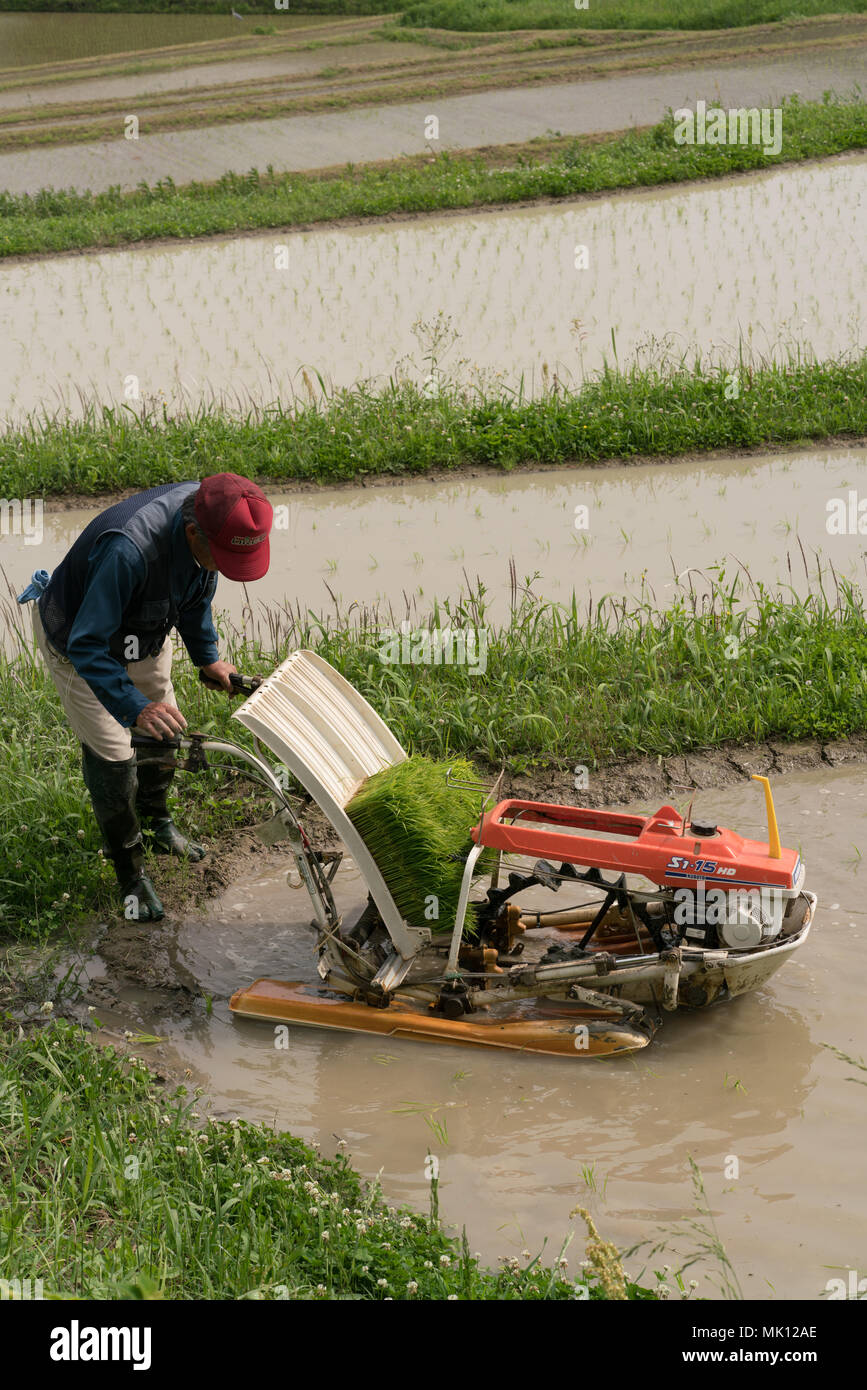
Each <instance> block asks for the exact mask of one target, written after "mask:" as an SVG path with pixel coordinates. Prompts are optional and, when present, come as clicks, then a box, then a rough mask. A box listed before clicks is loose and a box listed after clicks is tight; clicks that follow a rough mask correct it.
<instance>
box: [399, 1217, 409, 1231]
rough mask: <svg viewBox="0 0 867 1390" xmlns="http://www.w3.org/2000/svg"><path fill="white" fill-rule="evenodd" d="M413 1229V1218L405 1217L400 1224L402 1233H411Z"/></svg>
mask: <svg viewBox="0 0 867 1390" xmlns="http://www.w3.org/2000/svg"><path fill="white" fill-rule="evenodd" d="M411 1228H412V1217H410V1216H405V1217H404V1218H403V1220H402V1221H401V1223H400V1229H401V1230H402V1231H409V1230H411Z"/></svg>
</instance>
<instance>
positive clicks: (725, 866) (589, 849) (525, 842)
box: [473, 801, 803, 889]
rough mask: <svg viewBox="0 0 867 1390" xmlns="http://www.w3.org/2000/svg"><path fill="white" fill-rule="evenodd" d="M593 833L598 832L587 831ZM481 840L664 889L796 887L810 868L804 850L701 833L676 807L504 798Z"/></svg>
mask: <svg viewBox="0 0 867 1390" xmlns="http://www.w3.org/2000/svg"><path fill="white" fill-rule="evenodd" d="M586 831H591V832H597V833H595V834H583V833H581V832H586ZM612 836H623V837H625V838H624V839H612V838H611V837H612ZM473 839H474V840H475V841H476V843H477V844H482V845H488V846H490V847H491V848H493V849H499V850H502V851H503V852H504V853H507V854H526V855H530V856H531V857H532V858H534V859H542V858H544V859H552V860H553V859H556V860H563V861H565V862H566V863H568V864H580V865H582V866H583V867H585V868H590V867H592V866H593V865H595V866H596V867H597V868H599V869H613V870H615V872H618V873H629V874H643V876H644V877H645V878H648V879H650V881H651V883H655V884H657V885H658V886H659V887H664V886H672V885H674V884H678V885H685V884H691V883H697V882H699V881H702V882H708V883H713V884H718V885H719V886H720V887H721V888H728V887H732V888H754V887H759V888H761V887H773V888H789V889H795V888H798V887H799V886H800V879H801V877H802V873H803V871H802V868H801V859H800V855H799V854H798V853H797V851H796V850H793V849H784V850H783V851H782V854H781V857H780V858H779V859H772V858H771V857H770V855H769V853H768V846H767V845H766V844H763V843H762V841H760V840H745V839H744V838H743V836H742V835H737V834H735V832H734V831H733V830H725V829H723V828H722V827H721V826H720V827H719V828H718V829H717V830H716V831H715V833H714V834H713V835H703V836H698V835H696V834H695V833H694V831H692V830H690V828H689V826H688V825H686V826H684V821H683V817H682V816H681V815H680V814H679V813H678V812H677V811H676V810H675V808H674V807H673V806H662V807H660V809H659V810H658V811H657V812H656V814H655V815H652V816H631V815H626V814H624V813H623V812H620V811H590V810H587V809H586V808H585V807H583V806H556V805H550V804H548V803H547V802H544V801H501V802H500V804H499V805H498V806H495V807H494V809H493V810H492V811H489V812H488V813H487V815H485V816H484V817H483V819H482V824H481V829H479V827H478V826H475V827H474V829H473Z"/></svg>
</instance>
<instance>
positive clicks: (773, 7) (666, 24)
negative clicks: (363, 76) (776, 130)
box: [400, 0, 867, 32]
mask: <svg viewBox="0 0 867 1390" xmlns="http://www.w3.org/2000/svg"><path fill="white" fill-rule="evenodd" d="M865 10H867V0H589V4H588V5H587V8H586V9H583V10H576V9H575V8H574V6H572V5H571V4H570V5H567V4H565V3H564V4H557V3H553V4H552V0H426V3H422V4H419V5H408V6H407V7H406V9H405V10H404V11H403V14H402V16H401V21H400V22H401V23H402V24H405V25H412V26H414V27H417V28H425V29H461V30H485V31H487V32H491V31H492V30H503V29H568V28H572V27H575V28H584V29H736V28H741V27H743V26H745V25H752V24H771V23H773V22H774V21H776V20H780V19H791V18H794V17H798V18H805V17H807V16H810V15H838V14H864V12H865Z"/></svg>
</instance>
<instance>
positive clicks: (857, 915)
mask: <svg viewBox="0 0 867 1390" xmlns="http://www.w3.org/2000/svg"><path fill="white" fill-rule="evenodd" d="M774 790H775V795H776V804H777V811H778V815H779V820H780V826H781V829H782V836H783V841H784V843H786V844H790V845H797V846H798V847H799V848H800V850H801V852H802V854H803V856H804V858H805V861H806V864H807V886H808V887H809V888H811V889H812V890H813V891H815V892H817V893H818V895H819V909H818V914H817V918H816V922H815V925H814V927H813V929H812V932H811V935H810V937H809V939H808V941H807V942H806V944H805V945H804V946H803V947H802V948H801V950H800V951H799V952H798V953H797V954H796V956H795V957H794V958H793V959H792V960H790V962H789V963H788V964H787V965H785V966H784V967H783V968H782V969H781V970H780V971H779V972H778V973H777V974H776V975H774V977H773V978H772V980H770V981H769V982H768V984H767V985H766V986H765V987H763V988H762V989H761V990H759V991H757V992H756V993H754V994H750V995H747V996H744V997H742V998H739V999H736V1000H734V1001H731V1002H728V1003H722V1004H719V1005H716V1006H713V1007H712V1008H710V1009H707V1010H705V1011H703V1012H698V1013H696V1014H678V1015H677V1016H675V1017H673V1018H672V1017H667V1018H666V1020H665V1022H664V1024H663V1026H662V1028H661V1030H660V1032H659V1033H658V1034H657V1037H656V1039H655V1040H654V1042H653V1043H652V1044H651V1046H650V1047H649V1048H648V1049H646V1050H645V1051H643V1052H641V1053H637V1054H634V1055H633V1056H632V1057H631V1058H622V1059H617V1060H614V1059H601V1060H593V1061H589V1060H585V1061H575V1062H569V1061H563V1060H561V1059H555V1058H542V1057H524V1056H520V1055H511V1054H488V1053H487V1052H485V1051H484V1050H483V1049H473V1048H468V1047H443V1046H437V1045H433V1044H422V1043H409V1042H406V1043H403V1042H389V1041H387V1040H383V1039H381V1038H378V1039H375V1038H369V1037H365V1036H360V1035H351V1036H350V1035H340V1034H329V1033H328V1032H325V1031H321V1030H312V1029H310V1030H307V1029H301V1028H299V1029H291V1030H290V1045H289V1047H288V1049H287V1050H278V1049H277V1048H276V1047H275V1035H274V1029H273V1027H272V1025H269V1024H266V1023H256V1022H252V1021H249V1020H236V1019H234V1018H233V1017H232V1015H231V1014H230V1012H229V1010H228V1004H227V999H228V996H229V995H230V994H231V993H232V992H233V991H234V990H235V989H236V988H237V987H239V986H240V985H243V984H245V983H249V982H251V981H252V980H253V979H254V978H256V977H258V976H260V975H271V976H272V977H275V978H283V979H308V980H309V979H312V978H313V977H314V975H313V969H314V967H313V954H312V950H311V941H312V936H311V933H310V932H309V929H308V927H307V925H306V924H307V922H308V921H309V918H310V916H311V913H310V911H309V906H308V904H307V901H306V898H304V897H302V895H301V894H300V893H299V892H293V891H291V890H290V889H288V888H287V887H286V885H285V884H284V882H283V875H282V870H279V871H278V870H277V869H276V868H275V867H274V865H273V863H272V864H271V865H270V866H269V868H268V869H267V871H265V872H264V873H261V872H260V873H259V874H256V875H249V876H248V877H247V878H245V879H241V880H239V881H238V882H236V883H235V884H234V885H233V886H232V887H231V888H230V889H229V891H228V892H227V893H226V894H225V895H224V896H223V897H222V899H220V900H219V901H217V902H215V903H214V905H213V907H212V908H210V909H209V910H208V911H206V912H205V913H204V914H202V915H201V916H200V917H194V918H189V919H187V920H184V921H178V922H174V923H168V924H167V925H166V927H165V928H164V929H161V932H162V935H161V938H160V954H161V957H164V958H165V959H166V960H167V962H168V965H167V974H168V975H169V976H172V975H173V976H174V978H175V980H176V982H177V983H180V984H183V985H185V986H186V988H187V989H188V990H189V991H190V995H187V996H185V997H186V998H187V999H188V1000H189V999H190V997H193V998H194V1000H195V1002H194V1004H193V1007H192V1009H191V1010H187V1011H186V1013H184V1012H183V1011H179V1010H178V1009H177V1008H176V1007H173V1006H172V1004H171V1002H167V1001H166V998H165V997H164V996H163V997H161V994H160V991H159V990H150V991H149V990H147V989H146V988H144V987H143V986H142V987H139V986H137V985H136V984H135V983H134V982H133V983H132V984H129V983H128V984H127V985H126V986H125V988H124V989H123V990H122V991H120V995H119V993H118V991H117V989H116V986H115V983H113V979H112V968H111V967H109V966H107V965H106V964H105V961H103V960H101V958H100V957H99V955H97V956H96V957H95V958H94V960H93V961H92V962H91V964H90V967H89V972H86V973H89V974H90V977H91V979H92V980H93V984H92V985H91V986H89V987H88V988H89V989H90V991H91V993H90V994H88V996H87V998H88V999H91V998H92V999H93V1000H94V1001H96V1002H97V1005H98V1007H97V1013H98V1016H99V1017H100V1018H101V1019H102V1021H103V1022H104V1023H105V1024H106V1026H107V1027H108V1028H109V1030H110V1031H111V1032H112V1033H121V1032H122V1031H123V1030H124V1029H129V1030H131V1031H134V1032H137V1031H138V1030H139V1029H143V1030H144V1031H147V1032H153V1033H155V1034H156V1035H158V1036H160V1037H162V1038H163V1039H164V1041H162V1042H161V1043H160V1044H158V1045H156V1046H151V1047H142V1046H141V1045H136V1044H135V1043H129V1047H130V1048H131V1049H132V1050H133V1051H135V1052H140V1053H143V1054H145V1055H146V1056H147V1057H148V1059H149V1060H150V1061H151V1063H154V1064H157V1065H162V1066H164V1067H167V1068H169V1069H170V1070H172V1071H174V1072H175V1073H177V1072H180V1071H183V1070H184V1069H188V1070H189V1072H190V1073H191V1076H190V1078H189V1080H188V1083H187V1084H188V1085H196V1084H198V1085H201V1086H202V1087H204V1089H205V1091H206V1093H207V1096H208V1097H209V1098H210V1104H211V1106H212V1109H213V1113H216V1114H218V1115H221V1116H229V1115H240V1116H243V1117H245V1118H248V1119H255V1120H262V1121H265V1122H267V1123H269V1124H275V1125H277V1126H278V1127H281V1128H286V1129H289V1130H291V1131H292V1132H294V1133H296V1134H299V1135H301V1136H302V1137H304V1138H305V1139H307V1140H308V1141H313V1140H315V1141H316V1142H318V1143H319V1144H321V1146H322V1150H323V1152H324V1153H333V1152H334V1151H335V1149H336V1145H337V1140H338V1139H343V1140H345V1141H346V1144H347V1146H348V1151H349V1153H350V1154H351V1155H352V1159H353V1161H354V1163H355V1164H356V1166H357V1167H358V1168H359V1169H360V1170H361V1171H362V1172H363V1173H364V1174H365V1175H367V1176H370V1177H372V1176H374V1175H375V1174H377V1173H380V1172H381V1174H382V1182H383V1186H384V1189H385V1192H386V1194H387V1195H388V1196H389V1197H390V1198H391V1199H392V1200H400V1201H404V1200H405V1201H408V1202H411V1203H413V1204H414V1205H416V1206H419V1207H424V1206H425V1205H426V1202H427V1198H428V1191H429V1185H428V1182H427V1180H426V1177H425V1159H426V1155H427V1153H428V1151H430V1152H431V1153H433V1154H435V1155H437V1157H438V1158H439V1161H440V1197H441V1209H442V1212H443V1215H444V1217H445V1219H446V1220H447V1221H449V1222H451V1223H453V1224H454V1225H455V1226H457V1227H461V1226H464V1225H465V1226H466V1228H467V1233H468V1236H469V1240H470V1245H471V1248H472V1249H474V1250H478V1251H480V1252H481V1253H482V1254H483V1256H484V1257H485V1258H486V1259H489V1260H492V1261H493V1260H496V1259H497V1258H498V1257H500V1256H502V1255H509V1254H517V1253H518V1252H520V1251H521V1250H522V1249H523V1248H525V1247H526V1248H529V1249H531V1250H532V1251H533V1252H534V1253H535V1252H536V1251H537V1250H538V1249H539V1248H540V1246H541V1243H542V1241H543V1240H544V1239H545V1238H546V1237H547V1238H548V1242H549V1243H548V1247H547V1251H546V1254H550V1255H551V1256H552V1257H553V1256H556V1254H557V1252H558V1249H559V1246H560V1243H561V1241H562V1240H563V1239H564V1238H565V1236H566V1235H567V1233H568V1231H569V1229H570V1223H569V1217H568V1213H569V1211H570V1209H571V1207H573V1206H574V1205H575V1204H576V1202H578V1201H580V1202H582V1203H584V1204H585V1205H588V1206H589V1208H590V1210H591V1211H592V1212H593V1213H594V1215H595V1216H596V1219H597V1221H598V1224H599V1226H600V1228H601V1230H602V1231H603V1233H604V1234H605V1235H606V1236H607V1237H608V1238H610V1239H613V1240H615V1241H616V1242H617V1243H618V1244H619V1245H621V1246H622V1247H629V1246H632V1245H634V1244H636V1243H638V1242H641V1241H656V1240H657V1239H659V1238H662V1237H663V1236H664V1237H665V1238H666V1239H667V1241H668V1242H669V1250H670V1251H675V1252H679V1254H680V1256H681V1257H683V1256H687V1255H689V1254H692V1253H693V1252H694V1251H695V1248H696V1243H697V1238H696V1237H695V1236H694V1234H691V1233H690V1232H689V1231H688V1230H687V1229H686V1227H685V1224H684V1223H685V1222H686V1221H688V1220H689V1219H690V1218H693V1217H695V1215H696V1212H695V1207H694V1201H693V1195H692V1188H691V1182H690V1171H689V1158H690V1157H692V1158H693V1159H694V1160H695V1161H696V1163H697V1164H698V1165H699V1167H700V1169H701V1172H702V1174H703V1178H704V1183H705V1187H706V1190H707V1194H708V1200H709V1204H710V1208H711V1210H712V1212H713V1214H714V1219H715V1221H716V1224H717V1228H718V1231H719V1235H720V1237H721V1239H722V1241H723V1242H724V1244H725V1247H726V1249H727V1251H728V1254H729V1257H730V1258H731V1260H732V1261H733V1264H734V1266H735V1269H736V1271H737V1274H738V1276H739V1278H740V1282H741V1285H742V1288H743V1291H744V1294H745V1296H747V1297H754V1298H759V1299H769V1300H770V1299H778V1300H779V1299H792V1298H806V1299H814V1298H818V1297H819V1296H820V1295H822V1293H823V1292H824V1290H825V1284H826V1281H827V1280H828V1279H829V1278H830V1277H832V1276H834V1275H837V1274H839V1273H841V1272H842V1274H843V1277H845V1270H846V1268H847V1267H851V1268H858V1267H859V1262H861V1264H863V1248H862V1247H863V1232H864V1221H865V1218H867V1196H865V1189H864V1183H863V1164H862V1162H861V1157H860V1155H861V1153H862V1151H863V1143H864V1133H865V1118H867V1108H865V1107H867V1097H865V1094H864V1090H863V1087H861V1086H853V1085H852V1084H851V1081H850V1080H849V1078H850V1077H852V1076H856V1075H858V1073H856V1072H855V1071H854V1069H853V1068H852V1067H851V1066H849V1065H847V1064H846V1063H844V1062H842V1061H840V1060H839V1059H838V1058H837V1057H836V1056H835V1055H834V1054H833V1053H832V1052H831V1051H829V1050H828V1048H829V1047H836V1048H839V1049H841V1050H842V1051H843V1052H845V1053H847V1054H849V1055H859V1054H863V1053H864V1022H863V1000H862V996H861V988H860V981H861V979H862V977H863V970H862V960H863V953H864V950H865V944H867V942H865V936H867V933H865V928H867V914H865V907H864V892H863V884H862V879H863V876H864V872H865V870H864V863H863V860H862V858H861V856H862V855H863V853H864V849H865V843H867V835H865V831H867V773H865V771H864V768H863V767H861V768H853V769H838V770H834V771H832V770H831V769H827V770H824V769H823V770H821V771H812V772H800V773H795V774H791V775H789V776H785V777H780V778H777V779H776V781H775V787H774ZM689 795H690V794H689V793H683V795H682V799H683V807H682V809H684V810H685V809H686V801H687V800H688V798H689ZM694 804H695V810H696V812H697V813H703V812H706V813H708V814H710V815H711V816H712V817H713V818H714V819H716V820H717V821H718V822H719V823H721V824H726V825H731V826H733V827H734V828H736V829H737V830H739V831H740V832H741V833H744V834H747V835H750V836H754V837H756V838H760V839H761V838H763V837H764V835H765V822H764V812H763V804H762V801H761V798H760V794H759V791H758V789H757V788H756V787H755V786H754V785H751V784H749V783H744V784H743V785H738V786H734V787H728V788H727V789H725V790H717V791H702V792H699V793H695V803H694ZM637 809H643V810H652V809H655V805H654V806H653V807H650V806H644V807H639V808H637ZM337 883H338V889H339V892H338V899H339V905H340V908H341V910H342V911H344V912H346V913H349V912H354V911H357V910H358V909H359V908H360V907H361V905H362V904H363V901H364V889H363V884H362V882H361V880H360V878H359V876H358V874H357V873H356V872H355V871H354V870H353V868H352V867H351V866H350V867H349V868H346V867H344V868H342V869H341V871H340V873H339V874H338V879H337ZM206 995H207V996H210V997H211V999H212V1013H211V1014H210V1016H209V1015H208V1014H207V1012H206V1009H205V1005H204V996H206ZM205 1106H206V1101H205V1098H203V1099H202V1103H201V1106H200V1111H201V1113H202V1114H204V1113H205ZM436 1126H442V1127H443V1128H442V1129H441V1130H440V1132H439V1133H436V1132H435V1128H436ZM733 1159H736V1160H737V1170H738V1176H737V1177H733V1176H731V1175H732V1173H733V1171H734V1165H733V1163H732V1160H733ZM581 1245H582V1242H581V1241H580V1239H576V1241H575V1242H574V1244H573V1246H572V1248H571V1250H570V1251H569V1255H570V1257H571V1256H573V1255H574V1259H573V1260H572V1266H573V1269H574V1268H576V1265H577V1261H578V1259H580V1258H581V1255H580V1246H581ZM576 1252H578V1253H576ZM677 1262H678V1261H677V1258H676V1257H675V1256H674V1255H673V1254H672V1253H669V1254H664V1255H663V1254H660V1255H656V1256H654V1257H653V1258H652V1259H650V1261H649V1265H648V1267H649V1268H650V1269H658V1268H661V1266H662V1264H663V1263H669V1264H672V1265H676V1264H677ZM626 1264H627V1268H628V1269H629V1271H630V1272H631V1273H633V1274H638V1273H639V1272H640V1271H641V1270H642V1268H643V1266H644V1261H643V1259H642V1257H641V1255H640V1254H639V1255H634V1256H631V1257H630V1258H629V1259H628V1260H627V1262H626ZM698 1271H699V1273H700V1277H701V1289H700V1293H703V1294H704V1295H705V1296H708V1297H711V1298H713V1297H717V1296H718V1291H717V1290H716V1289H715V1286H714V1283H713V1278H712V1276H713V1269H712V1267H709V1266H707V1265H706V1264H700V1265H699V1266H698ZM693 1272H694V1271H691V1273H693ZM651 1282H652V1280H651Z"/></svg>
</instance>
